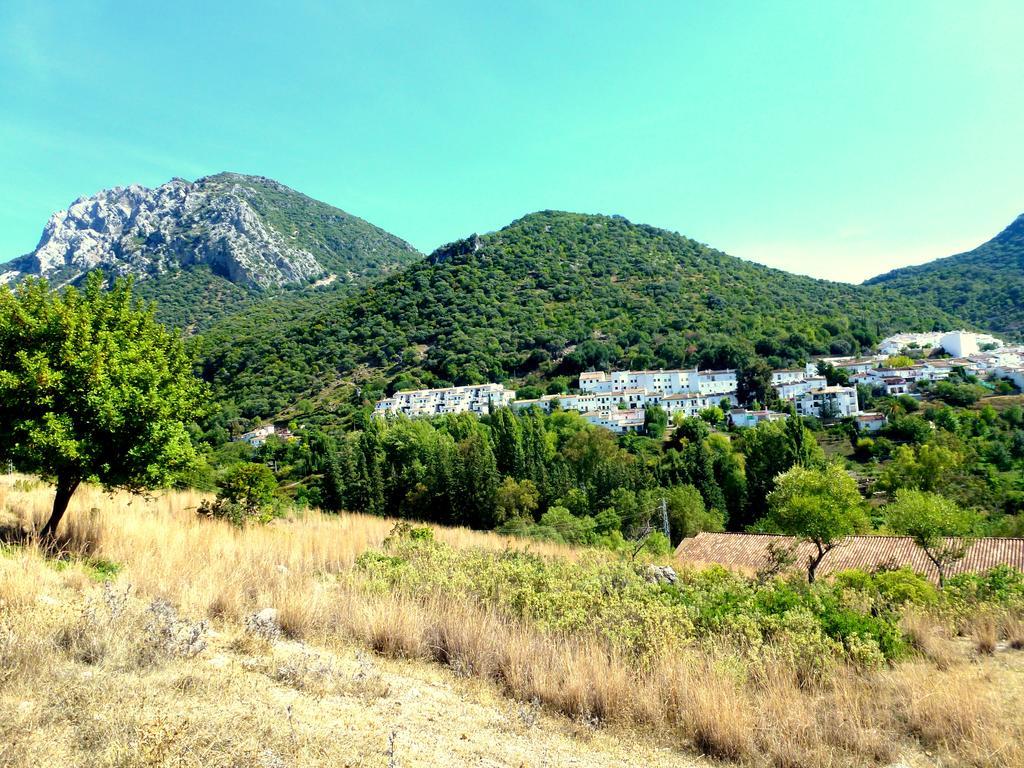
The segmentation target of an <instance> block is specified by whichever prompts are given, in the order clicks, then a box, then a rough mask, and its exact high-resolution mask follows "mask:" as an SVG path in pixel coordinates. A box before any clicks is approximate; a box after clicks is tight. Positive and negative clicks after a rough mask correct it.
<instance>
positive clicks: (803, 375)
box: [772, 364, 818, 387]
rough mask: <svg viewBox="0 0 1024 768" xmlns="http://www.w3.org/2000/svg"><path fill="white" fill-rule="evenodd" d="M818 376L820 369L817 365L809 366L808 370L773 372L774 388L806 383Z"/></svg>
mask: <svg viewBox="0 0 1024 768" xmlns="http://www.w3.org/2000/svg"><path fill="white" fill-rule="evenodd" d="M817 375H818V368H817V366H816V365H811V364H808V365H807V368H782V369H780V370H776V371H772V386H773V387H778V386H779V385H780V384H795V383H796V382H798V381H804V380H805V379H807V378H808V377H812V376H817Z"/></svg>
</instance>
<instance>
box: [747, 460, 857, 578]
mask: <svg viewBox="0 0 1024 768" xmlns="http://www.w3.org/2000/svg"><path fill="white" fill-rule="evenodd" d="M868 524H869V523H868V517H867V514H866V513H865V512H864V500H863V499H862V498H861V495H860V492H859V491H858V490H857V483H856V482H855V481H854V479H853V478H852V477H850V475H848V474H847V473H846V472H845V471H844V470H843V468H842V467H841V466H840V465H839V464H827V465H825V467H824V468H822V469H809V468H807V467H802V466H799V465H797V466H794V467H792V468H791V469H789V470H788V471H786V472H785V473H783V474H782V475H780V476H779V478H778V479H777V480H776V482H775V489H774V490H773V491H772V492H771V493H770V494H768V516H767V517H766V518H765V520H764V521H763V525H762V527H763V529H764V530H768V531H775V532H778V533H785V534H788V535H790V536H797V537H799V538H801V539H803V540H805V541H809V542H810V543H811V544H813V545H814V548H815V553H814V554H813V555H812V556H811V557H810V558H809V559H808V561H807V580H808V581H810V582H812V583H813V582H814V577H815V573H816V572H817V569H818V566H819V565H821V561H822V560H823V559H824V558H825V555H827V554H828V553H829V552H830V551H831V550H833V549H835V547H837V546H839V545H840V543H841V542H842V540H843V539H844V538H846V537H847V536H852V535H854V534H856V533H860V532H861V531H863V530H866V529H867V527H868Z"/></svg>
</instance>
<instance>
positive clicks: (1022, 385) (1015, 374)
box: [992, 366, 1024, 390]
mask: <svg viewBox="0 0 1024 768" xmlns="http://www.w3.org/2000/svg"><path fill="white" fill-rule="evenodd" d="M992 372H993V373H994V374H995V375H996V376H998V377H999V378H1000V379H1009V380H1010V381H1011V382H1013V386H1015V387H1016V388H1017V389H1020V390H1024V368H1022V367H1020V366H1005V367H1000V368H995V369H993V371H992Z"/></svg>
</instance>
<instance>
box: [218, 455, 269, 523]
mask: <svg viewBox="0 0 1024 768" xmlns="http://www.w3.org/2000/svg"><path fill="white" fill-rule="evenodd" d="M277 501H278V499H277V478H275V477H274V473H273V472H272V471H271V469H270V467H268V466H267V465H266V464H254V463H245V464H238V465H236V466H235V467H233V468H232V469H231V471H230V472H228V474H227V476H226V477H225V478H224V480H223V481H222V482H221V483H220V487H219V489H218V491H217V500H216V501H215V502H214V503H212V504H209V503H206V502H204V503H203V504H202V505H201V506H200V508H199V511H200V512H201V513H203V514H208V515H210V516H212V517H220V518H225V519H227V520H230V521H231V522H232V523H234V524H235V525H244V524H245V523H246V522H247V521H249V520H269V519H270V518H271V517H273V516H274V515H275V514H276V513H277V511H278V505H277Z"/></svg>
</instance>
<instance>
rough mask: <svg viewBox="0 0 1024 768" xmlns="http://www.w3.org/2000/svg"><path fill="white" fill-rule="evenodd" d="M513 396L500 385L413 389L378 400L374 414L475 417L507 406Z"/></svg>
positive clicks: (513, 392) (511, 392)
mask: <svg viewBox="0 0 1024 768" xmlns="http://www.w3.org/2000/svg"><path fill="white" fill-rule="evenodd" d="M515 396H516V393H515V391H513V390H510V389H505V387H504V386H503V385H501V384H470V385H467V386H463V387H444V388H440V389H415V390H409V391H406V392H396V393H395V394H394V395H392V396H391V397H385V398H381V399H380V400H378V401H377V404H376V406H374V413H377V414H381V415H386V414H404V415H405V416H436V415H439V414H443V413H475V414H476V415H477V416H484V415H486V414H487V413H489V412H490V411H491V410H493V409H496V408H503V407H505V406H508V405H511V404H512V401H513V400H515Z"/></svg>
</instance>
